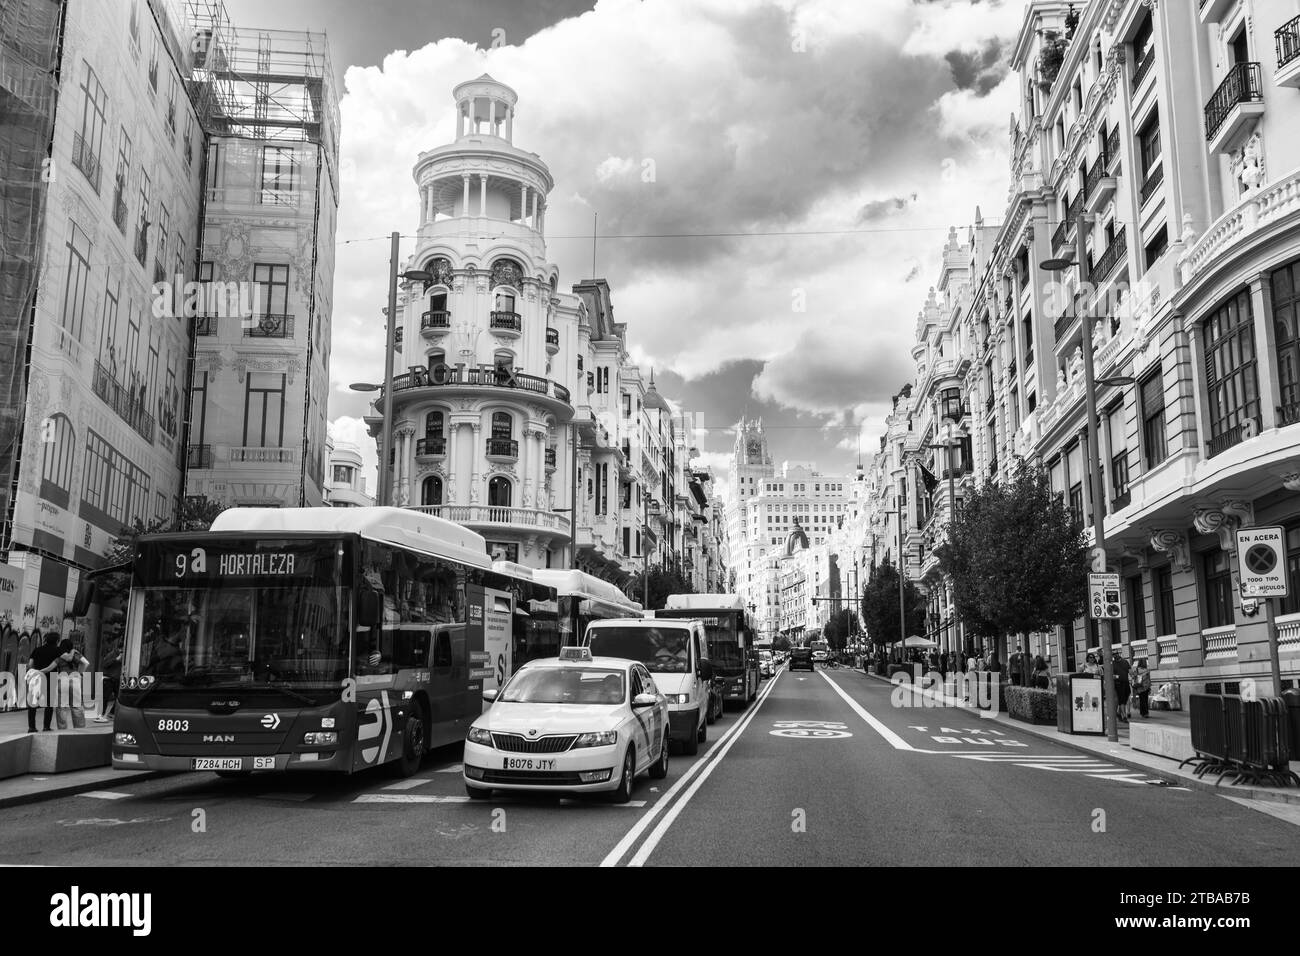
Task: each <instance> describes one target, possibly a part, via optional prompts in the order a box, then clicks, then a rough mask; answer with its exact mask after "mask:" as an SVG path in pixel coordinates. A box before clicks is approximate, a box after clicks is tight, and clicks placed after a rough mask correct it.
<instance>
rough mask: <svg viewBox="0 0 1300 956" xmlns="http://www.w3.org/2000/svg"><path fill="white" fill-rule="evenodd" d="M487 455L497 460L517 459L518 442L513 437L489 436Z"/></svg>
mask: <svg viewBox="0 0 1300 956" xmlns="http://www.w3.org/2000/svg"><path fill="white" fill-rule="evenodd" d="M487 456H488V458H489V459H493V460H498V461H518V460H519V442H517V441H516V440H515V439H513V438H489V439H488V440H487Z"/></svg>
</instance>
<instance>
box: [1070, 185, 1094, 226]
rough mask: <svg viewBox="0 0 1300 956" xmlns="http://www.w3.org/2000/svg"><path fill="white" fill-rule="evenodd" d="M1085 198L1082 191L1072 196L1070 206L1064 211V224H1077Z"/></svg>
mask: <svg viewBox="0 0 1300 956" xmlns="http://www.w3.org/2000/svg"><path fill="white" fill-rule="evenodd" d="M1087 198H1088V197H1087V196H1086V195H1085V190H1083V189H1080V190H1079V191H1078V192H1077V193H1075V194H1074V198H1073V199H1071V200H1070V205H1069V206H1067V207H1066V210H1065V221H1066V222H1071V223H1072V222H1078V220H1079V214H1080V213H1082V212H1083V201H1084V200H1085V199H1087Z"/></svg>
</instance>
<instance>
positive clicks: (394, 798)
mask: <svg viewBox="0 0 1300 956" xmlns="http://www.w3.org/2000/svg"><path fill="white" fill-rule="evenodd" d="M469 799H470V798H469V797H437V796H433V795H432V794H428V793H363V794H362V795H361V796H359V797H357V798H356V799H355V800H353V801H352V802H353V803H469Z"/></svg>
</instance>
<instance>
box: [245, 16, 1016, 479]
mask: <svg viewBox="0 0 1300 956" xmlns="http://www.w3.org/2000/svg"><path fill="white" fill-rule="evenodd" d="M226 4H227V8H228V10H229V11H230V14H231V18H232V20H234V21H235V22H236V23H243V24H247V25H249V26H253V25H257V26H265V27H269V28H284V29H311V30H324V31H325V32H326V33H327V34H328V35H329V40H330V45H331V52H332V56H333V60H334V65H335V68H336V73H337V75H338V77H339V80H340V84H341V91H342V97H341V112H342V120H343V128H342V136H341V160H340V166H341V173H342V198H341V202H340V207H339V224H338V236H337V239H338V242H339V245H338V250H337V252H338V259H337V270H336V273H335V282H334V302H335V310H334V319H333V322H334V349H333V357H332V363H331V365H332V367H331V373H330V374H331V379H332V384H333V388H332V392H331V394H330V399H329V415H330V419H331V422H332V426H331V427H332V430H333V432H334V433H335V435H336V436H337V437H340V438H346V439H350V440H354V441H359V442H361V443H362V444H363V447H364V448H365V452H366V456H367V460H368V462H369V463H370V464H371V466H372V471H371V474H372V475H373V463H374V459H375V455H374V448H373V442H371V441H370V440H369V439H367V438H365V432H364V428H363V427H362V426H361V424H360V416H361V415H363V414H365V412H366V407H367V402H366V399H365V397H364V396H362V395H359V394H357V393H353V392H349V391H348V390H347V384H348V383H349V382H355V381H376V380H378V379H379V378H380V377H382V375H383V344H382V342H383V319H382V316H381V314H380V309H381V307H382V306H383V305H384V304H385V301H386V297H387V253H388V242H387V239H386V236H387V234H388V233H389V232H391V231H393V230H394V229H396V230H400V231H401V232H402V233H403V234H404V235H411V234H413V233H414V231H415V228H416V225H417V217H418V212H419V208H418V198H417V194H416V189H415V186H414V183H413V182H412V179H411V167H412V164H413V162H414V160H415V157H416V155H417V154H418V153H419V152H420V151H421V150H425V149H431V148H433V147H435V146H438V145H440V144H443V143H446V142H450V141H451V140H452V139H453V136H454V110H453V104H452V100H451V89H452V87H453V86H455V85H456V84H457V83H458V82H460V81H462V80H465V79H470V78H473V77H476V76H478V75H479V74H481V73H484V72H488V73H491V74H492V76H494V77H495V78H497V79H498V80H501V81H503V82H505V83H507V84H509V85H510V86H511V87H513V88H514V89H515V90H516V91H517V92H518V94H519V107H518V111H519V113H518V119H517V121H516V123H515V127H514V130H515V132H514V140H515V143H516V145H519V146H521V147H523V148H524V149H527V150H531V151H535V152H537V153H538V154H540V155H541V157H542V159H543V160H544V161H545V162H546V163H547V164H548V166H549V167H550V169H551V172H552V174H553V175H554V177H555V183H556V185H555V189H554V191H553V192H552V194H551V197H550V209H549V211H548V215H547V233H548V237H547V238H548V254H549V257H550V259H551V260H552V261H553V262H555V263H556V264H557V265H558V266H559V269H560V276H561V287H562V288H567V287H569V286H571V285H572V284H573V283H574V282H577V281H579V280H581V279H584V278H588V277H589V276H590V273H591V269H592V265H591V262H592V241H591V234H592V214H593V212H595V213H598V214H599V228H598V230H597V235H598V241H597V248H596V257H597V258H596V271H597V272H598V273H599V275H600V276H602V277H604V278H606V279H608V280H609V282H610V286H611V290H612V295H613V302H614V308H615V314H616V316H617V318H618V320H619V321H622V322H626V323H627V324H628V344H629V348H630V351H631V353H632V355H633V358H634V360H636V361H637V362H640V363H642V364H643V365H646V366H652V367H653V368H654V370H655V376H656V380H657V382H658V383H659V385H660V390H661V391H662V392H663V393H664V394H665V395H666V396H668V397H669V398H670V399H672V400H674V401H675V402H677V403H680V404H681V405H682V406H683V407H685V408H687V409H689V410H691V411H694V412H695V413H697V416H698V420H700V421H701V422H703V424H704V425H705V426H707V427H708V428H709V431H708V433H707V436H706V437H705V440H704V441H703V443H702V450H703V451H704V453H705V457H706V459H708V460H709V461H710V462H711V463H712V464H714V465H715V466H719V465H723V464H724V463H725V460H726V457H727V455H728V453H729V451H730V448H731V443H732V433H731V432H730V430H729V428H730V426H731V425H733V424H734V423H735V422H736V420H737V419H738V418H739V417H740V415H741V414H743V413H748V414H749V415H751V416H757V415H761V416H762V418H763V422H764V424H765V425H766V426H768V427H769V429H770V438H771V445H772V450H773V454H774V455H775V457H776V458H777V460H778V461H780V460H782V459H794V460H814V461H816V462H818V464H819V465H820V466H821V467H822V469H823V470H826V471H833V470H837V469H840V470H844V471H851V470H852V468H853V465H854V462H855V459H856V455H857V451H858V448H859V445H860V446H861V448H862V451H863V453H864V455H867V454H869V453H870V451H871V449H872V447H873V446H876V447H878V444H879V441H878V436H879V435H880V433H881V425H882V419H883V416H884V413H885V412H886V411H887V410H888V407H889V400H890V396H891V395H893V394H894V393H895V392H897V391H898V389H899V388H900V387H901V386H902V385H903V384H904V383H906V382H907V381H909V380H910V379H911V377H912V371H913V364H912V359H911V355H910V348H911V345H912V343H913V336H914V330H915V318H916V314H917V312H918V310H919V309H920V308H921V305H922V304H923V302H924V300H925V296H926V291H927V289H928V287H929V286H930V285H932V284H933V283H934V282H935V280H936V278H937V273H938V263H939V254H940V250H941V248H942V246H943V243H944V241H945V240H946V238H947V235H948V230H949V228H950V227H952V226H956V227H958V229H959V230H960V231H961V233H962V234H963V235H964V227H965V226H968V225H969V224H970V223H971V222H972V221H973V219H974V215H975V209H976V206H977V205H979V206H980V207H981V208H982V211H983V213H984V218H985V220H986V221H988V222H993V223H996V222H998V221H999V220H1000V217H1001V213H1002V207H1003V204H1004V203H1005V200H1006V194H1007V182H1008V173H1007V129H1008V117H1009V115H1010V113H1011V111H1012V110H1013V109H1014V107H1015V93H1014V89H1013V87H1014V78H1010V79H1008V78H1007V72H1006V52H1007V50H1008V48H1009V47H1010V45H1011V42H1012V40H1013V39H1014V36H1015V33H1016V31H1017V29H1018V27H1019V25H1020V20H1021V16H1022V13H1023V9H1024V5H1025V4H1024V0H1001V2H999V0H928V2H927V0H870V2H868V0H599V2H595V3H592V2H590V0H587V2H584V0H439V2H436V3H434V2H428V3H416V2H411V0H368V2H367V3H365V4H356V3H354V2H352V0H278V2H277V3H275V4H268V3H266V2H264V0H226ZM646 170H649V171H650V172H651V173H652V175H650V176H647V175H643V171H646ZM647 179H650V180H651V181H646V180H647ZM412 248H413V245H411V244H410V243H409V242H408V244H407V245H406V246H404V247H403V253H404V254H405V253H407V252H409V251H410V250H411V249H412ZM371 480H372V482H373V478H372V479H371Z"/></svg>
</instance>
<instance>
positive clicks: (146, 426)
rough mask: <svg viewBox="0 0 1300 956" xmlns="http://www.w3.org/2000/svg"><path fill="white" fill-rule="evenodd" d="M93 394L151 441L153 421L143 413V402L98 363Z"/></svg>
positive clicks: (96, 364)
mask: <svg viewBox="0 0 1300 956" xmlns="http://www.w3.org/2000/svg"><path fill="white" fill-rule="evenodd" d="M92 388H93V390H94V392H95V394H96V395H97V396H98V397H99V398H100V399H101V400H102V401H103V402H104V404H105V405H107V406H108V407H109V408H111V409H112V410H113V411H114V412H116V413H117V416H118V417H119V418H121V419H122V420H123V421H124V422H126V423H127V424H128V425H130V426H131V427H132V428H133V429H135V431H136V432H138V433H139V434H140V435H141V436H142V437H143V438H145V439H147V440H149V441H151V442H152V441H153V430H154V419H153V416H152V415H150V414H149V413H148V412H147V411H145V406H144V402H143V401H142V400H141V398H140V397H139V396H138V395H134V394H133V393H132V391H131V389H129V388H127V387H126V386H125V385H123V384H121V383H120V382H119V381H118V380H117V379H115V378H114V377H113V373H112V372H110V371H109V370H108V369H106V368H105V367H104V366H103V365H102V364H100V363H99V362H98V361H96V362H95V377H94V381H93V383H92Z"/></svg>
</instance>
